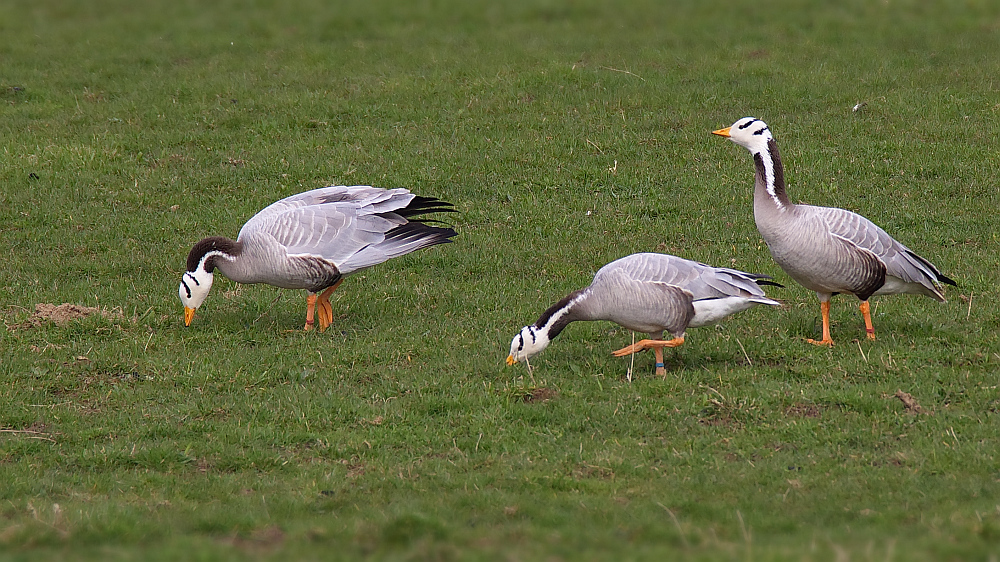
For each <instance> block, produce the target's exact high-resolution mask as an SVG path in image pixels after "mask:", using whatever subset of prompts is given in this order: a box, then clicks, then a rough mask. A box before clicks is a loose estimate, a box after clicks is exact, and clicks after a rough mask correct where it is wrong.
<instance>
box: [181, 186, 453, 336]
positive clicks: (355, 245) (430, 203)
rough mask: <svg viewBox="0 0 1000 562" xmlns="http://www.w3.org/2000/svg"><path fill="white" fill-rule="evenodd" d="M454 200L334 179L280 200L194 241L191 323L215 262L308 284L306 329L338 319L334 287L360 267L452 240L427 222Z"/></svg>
mask: <svg viewBox="0 0 1000 562" xmlns="http://www.w3.org/2000/svg"><path fill="white" fill-rule="evenodd" d="M452 211H454V208H453V206H452V204H451V203H447V202H445V201H441V200H439V199H437V198H434V197H422V196H419V195H414V194H413V193H410V191H409V190H407V189H403V188H397V189H380V188H377V187H369V186H342V185H341V186H330V187H322V188H319V189H314V190H311V191H306V192H304V193H299V194H297V195H292V196H290V197H286V198H284V199H282V200H280V201H277V202H274V203H272V204H270V205H268V206H267V207H265V208H264V209H263V210H261V211H260V212H259V213H257V214H256V215H254V216H253V217H251V218H250V220H249V221H247V223H246V224H244V225H243V228H242V229H240V233H239V235H238V236H237V237H236V240H230V239H229V238H224V237H221V236H213V237H210V238H205V239H204V240H201V241H200V242H198V243H197V244H195V245H194V247H193V248H191V252H190V253H189V254H188V258H187V270H186V271H185V272H184V275H183V276H182V277H181V284H180V287H179V289H178V294H179V295H180V298H181V303H183V305H184V325H185V326H190V325H191V320H192V319H193V318H194V314H195V311H196V310H197V309H198V307H199V306H201V304H202V303H203V302H204V301H205V298H206V297H207V296H208V292H209V290H210V289H211V288H212V280H213V273H214V271H215V270H216V269H218V270H219V271H221V272H222V274H223V275H225V276H226V277H228V278H230V279H232V280H233V281H236V282H238V283H266V284H268V285H274V286H275V287H281V288H284V289H305V290H306V291H308V292H309V294H308V296H307V298H306V324H305V329H306V330H311V329H312V328H313V326H314V324H315V321H316V319H317V318H318V320H319V327H320V330H325V329H326V328H327V326H329V325H330V323H331V322H332V321H333V307H332V306H331V305H330V301H329V297H330V293H332V292H333V290H334V289H336V288H337V287H338V286H339V285H340V283H341V282H342V281H343V280H344V277H345V276H347V275H350V274H351V273H354V272H356V271H359V270H362V269H365V268H367V267H371V266H373V265H376V264H379V263H382V262H384V261H386V260H389V259H391V258H394V257H398V256H402V255H404V254H408V253H410V252H413V251H415V250H419V249H421V248H426V247H428V246H434V245H436V244H444V243H446V242H450V241H451V238H452V237H453V236H455V235H456V233H455V231H454V230H452V229H451V228H445V227H439V226H431V225H429V224H426V223H425V222H424V221H423V219H422V216H423V215H425V214H428V213H437V212H452Z"/></svg>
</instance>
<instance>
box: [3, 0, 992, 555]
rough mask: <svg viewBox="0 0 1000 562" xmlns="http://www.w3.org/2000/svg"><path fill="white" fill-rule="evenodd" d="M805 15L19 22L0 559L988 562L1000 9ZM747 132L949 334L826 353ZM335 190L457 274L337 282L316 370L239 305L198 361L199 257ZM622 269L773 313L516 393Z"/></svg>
mask: <svg viewBox="0 0 1000 562" xmlns="http://www.w3.org/2000/svg"><path fill="white" fill-rule="evenodd" d="M820 4H821V3H813V2H801V1H795V0H759V1H756V2H749V1H745V2H734V3H729V4H725V5H716V3H712V2H703V1H702V0H680V1H677V2H672V3H668V2H653V1H648V0H636V1H624V2H608V3H604V2H596V1H589V0H583V1H579V2H565V1H562V2H560V1H540V2H533V3H532V2H520V1H518V2H507V3H503V2H499V3H498V2H483V1H478V0H476V1H470V2H459V1H445V0H442V1H433V2H413V3H409V4H406V3H397V2H388V1H383V0H374V1H368V2H354V1H348V2H343V3H332V2H320V1H316V0H300V1H292V2H278V1H270V0H262V1H259V2H229V1H223V2H219V3H215V5H214V6H209V5H206V4H205V3H203V2H194V1H190V0H172V1H169V2H167V1H155V2H139V3H136V2H124V1H121V0H106V1H101V2H93V3H83V2H68V3H67V2H58V1H56V0H32V1H28V0H13V1H11V2H7V3H4V4H3V5H0V139H2V154H0V182H2V183H0V242H2V245H3V247H4V251H3V265H2V266H0V311H2V314H3V322H4V324H5V325H6V329H0V559H3V560H53V559H103V560H107V559H113V560H126V559H145V560H155V559H163V560H168V559H169V560H173V559H203V560H215V559H233V560H238V559H246V558H257V559H289V558H294V559H299V558H306V559H309V558H314V559H353V558H362V557H366V556H368V557H375V558H379V559H389V560H425V559H430V560H460V559H461V560H467V559H484V560H492V559H500V560H532V559H545V560H581V559H584V560H589V559H614V560H720V559H721V560H741V561H749V560H755V561H760V560H864V561H869V560H870V561H875V560H878V561H883V560H906V561H910V560H992V559H996V557H997V556H1000V459H998V433H1000V432H998V430H1000V414H998V410H1000V393H998V384H1000V382H998V371H1000V338H998V336H997V330H998V328H1000V314H998V312H997V310H996V302H997V300H998V298H1000V294H998V290H997V285H996V276H997V272H998V271H1000V263H998V261H1000V258H998V255H1000V240H998V238H997V222H996V218H995V215H996V209H997V208H998V205H1000V197H998V188H997V175H998V170H997V166H996V162H997V159H998V153H997V141H996V139H997V138H998V136H1000V126H998V124H997V121H998V116H1000V103H998V102H1000V95H998V93H1000V78H998V77H1000V5H996V4H995V3H991V2H985V1H975V0H970V1H964V2H957V1H956V2H944V1H941V2H918V1H915V0H912V1H910V0H901V1H897V0H892V1H885V2H883V1H879V2H871V1H863V0H844V1H842V2H837V3H829V5H828V6H826V7H823V6H822V5H820ZM859 102H865V103H866V104H867V105H865V106H864V107H863V108H861V109H860V110H859V111H857V112H854V111H852V107H853V106H854V105H855V104H857V103H859ZM747 115H751V116H755V117H759V118H762V119H764V120H765V121H767V123H768V124H769V125H770V127H771V129H772V131H774V133H775V135H776V138H777V140H778V144H779V145H780V148H781V151H782V155H783V157H784V161H785V166H786V174H787V178H788V180H789V187H788V189H789V194H790V196H791V198H792V199H793V200H796V201H803V202H808V203H812V204H819V205H832V206H839V207H844V208H849V209H851V210H855V211H858V212H860V213H862V214H864V215H866V216H868V217H869V218H870V219H872V220H873V221H875V222H876V223H878V224H880V225H881V226H882V227H883V228H885V229H886V230H887V231H888V232H890V233H891V234H893V235H894V236H895V237H896V238H897V239H899V240H900V241H901V242H903V243H904V244H906V245H908V246H909V247H910V248H912V249H914V250H915V251H917V252H918V253H920V254H922V255H923V256H925V257H926V258H928V259H930V260H931V261H933V262H934V263H935V264H937V265H938V266H939V267H940V268H941V269H942V270H943V271H944V272H945V273H946V274H947V275H949V276H950V277H952V278H954V279H955V280H957V281H958V283H959V286H958V288H949V290H948V292H947V294H948V297H949V302H948V303H946V304H940V303H937V302H934V301H932V300H931V299H927V298H920V297H915V296H897V297H875V298H874V299H873V301H872V302H873V307H872V308H873V311H875V314H874V320H875V328H876V331H877V334H878V336H879V339H878V340H877V341H874V342H869V341H867V340H866V339H865V337H864V326H863V324H862V321H861V316H860V314H859V313H858V311H857V300H856V299H854V298H853V297H850V298H848V297H844V296H840V297H837V298H835V299H834V301H833V312H832V316H833V320H834V326H833V336H834V338H835V339H836V341H837V346H836V347H834V348H833V349H819V348H815V347H813V346H811V345H808V344H806V343H805V342H804V341H803V340H804V338H807V337H815V336H818V330H819V306H818V304H817V301H816V298H815V295H813V294H811V293H809V292H808V291H807V290H805V289H803V288H802V287H800V286H798V285H795V284H794V282H792V281H791V280H790V279H789V278H788V277H787V276H786V275H785V274H784V273H782V272H781V271H780V269H778V267H777V266H776V265H775V264H774V263H773V262H772V261H771V258H770V256H769V255H768V252H767V249H766V248H765V247H764V246H763V242H762V241H761V239H760V237H759V235H758V233H757V231H756V228H755V226H754V222H753V216H752V208H751V200H752V185H753V167H752V163H751V161H750V158H749V155H748V154H747V152H746V151H745V150H744V149H742V148H740V147H738V146H735V145H733V144H732V143H730V142H728V141H725V140H724V139H721V138H718V137H713V136H712V135H711V134H710V132H711V131H712V130H713V129H718V128H720V127H724V126H728V125H730V124H731V123H732V122H733V121H735V120H736V119H738V118H740V117H744V116H747ZM329 184H367V185H375V186H381V187H397V186H405V187H409V188H411V189H413V190H414V191H416V192H417V193H420V194H424V195H431V196H436V197H441V198H443V199H446V200H448V201H451V202H454V203H455V205H456V207H457V208H458V209H459V210H460V211H461V213H460V214H458V215H455V216H449V217H445V218H446V220H447V221H448V222H449V223H451V224H452V225H453V226H454V227H455V228H456V230H458V231H459V237H458V238H457V239H456V242H455V243H454V244H449V245H445V246H439V247H436V248H431V249H429V250H424V251H421V252H418V253H415V254H412V255H408V256H405V257H403V258H399V259H396V260H393V261H391V262H389V263H386V264H383V265H380V266H377V267H375V268H372V269H369V270H367V271H365V272H363V273H361V274H358V275H356V276H353V277H351V278H349V279H348V281H347V282H346V283H344V285H343V287H342V288H341V289H339V290H338V291H337V293H336V294H335V297H334V299H333V304H334V316H335V325H334V326H333V328H332V329H331V330H328V331H327V332H325V333H323V334H319V333H305V332H302V331H301V327H302V321H303V317H304V310H305V306H304V305H305V298H304V297H305V293H304V292H302V291H299V292H295V291H281V290H278V289H275V288H272V287H266V286H238V285H236V284H235V283H232V282H229V281H226V280H224V279H221V278H220V277H219V276H217V278H216V287H215V289H214V291H213V294H212V295H211V296H210V297H209V299H208V301H207V303H206V305H205V306H203V307H202V308H201V309H200V310H199V312H198V316H197V317H196V318H195V321H194V323H193V325H192V326H191V327H190V328H188V329H185V328H184V326H183V322H182V312H181V307H180V303H179V302H178V300H177V285H178V282H179V280H180V275H181V273H182V271H183V268H184V261H185V258H186V256H187V252H188V251H189V250H190V248H191V245H192V244H193V243H194V242H196V241H197V240H199V239H201V238H202V237H204V236H207V235H213V234H214V235H226V236H230V237H235V235H236V233H237V232H238V231H239V228H240V226H241V225H242V224H243V222H244V221H246V220H247V219H248V218H249V217H250V216H252V215H253V214H254V213H255V212H256V211H257V210H259V209H261V208H263V207H264V206H265V205H267V204H268V203H270V202H272V201H274V200H277V199H279V198H281V197H284V196H287V195H291V194H293V193H296V192H299V191H304V190H306V189H310V188H314V187H319V186H323V185H329ZM637 251H662V252H667V253H673V254H677V255H680V256H683V257H687V258H691V259H697V260H701V261H705V262H708V263H712V264H715V265H727V266H731V267H737V268H740V269H744V270H747V271H755V272H761V273H767V274H770V275H773V276H774V277H775V278H776V280H777V281H779V282H782V283H784V284H785V285H786V288H784V289H773V290H769V292H770V294H772V295H773V296H775V297H776V298H779V299H781V300H783V301H784V302H785V303H787V306H786V307H784V308H782V309H774V310H763V309H761V308H758V309H754V310H750V311H748V312H745V313H742V314H741V315H738V316H736V317H734V318H732V319H730V320H729V321H727V322H726V323H724V324H723V325H721V326H719V327H714V328H701V329H697V330H691V331H690V332H688V338H687V343H686V344H685V345H684V346H683V347H681V348H679V349H677V350H675V351H668V353H667V363H668V365H667V367H668V374H667V376H666V378H659V377H655V376H653V374H652V370H653V365H652V363H653V360H652V354H651V353H648V352H647V353H645V354H642V355H638V356H636V357H635V364H634V367H633V372H632V374H631V377H630V376H629V371H628V370H629V367H630V360H629V359H627V358H625V359H618V358H614V357H612V356H611V351H612V350H614V349H617V348H619V347H623V346H624V345H627V344H628V343H630V342H631V338H632V335H631V334H630V333H628V332H627V331H625V330H623V329H620V328H618V327H617V326H615V325H612V324H608V323H578V324H573V325H571V326H570V327H569V328H567V330H566V331H565V332H564V333H563V334H562V335H561V336H560V337H559V338H557V339H556V340H555V341H554V343H553V344H552V345H551V346H550V347H549V349H548V350H546V351H545V352H544V353H543V354H541V355H539V356H538V357H537V358H536V359H535V360H534V361H533V363H534V364H535V369H534V371H533V372H532V373H531V374H529V373H528V371H527V370H526V369H525V368H524V366H523V365H517V366H515V367H511V368H508V367H506V366H505V365H504V358H505V357H506V355H507V350H508V346H509V343H510V338H511V337H512V336H513V335H514V334H515V333H516V331H517V330H518V329H519V328H520V327H521V326H523V325H525V324H528V323H531V322H533V321H534V320H535V319H536V318H537V316H538V314H539V313H541V311H542V310H544V309H545V308H546V307H548V306H549V305H550V304H552V303H554V302H555V301H556V300H558V299H559V298H561V297H562V296H564V295H565V294H567V293H568V292H570V291H572V290H574V289H577V288H580V287H583V286H585V285H587V284H588V283H589V282H590V280H591V277H592V275H593V273H594V272H595V271H596V270H597V269H598V268H599V267H600V266H601V265H603V264H605V263H607V262H609V261H611V260H613V259H615V258H618V257H621V256H624V255H626V254H629V253H633V252H637ZM39 303H51V304H62V303H73V304H77V305H81V306H91V307H98V306H99V307H100V308H101V309H102V310H103V311H104V313H105V314H97V315H92V316H90V317H87V318H85V319H82V320H78V321H73V322H69V323H66V324H62V325H60V324H55V323H53V322H50V321H48V320H34V321H33V320H32V317H33V314H34V313H35V305H36V304H39ZM630 378H631V380H630ZM897 391H902V392H905V393H908V394H910V395H911V396H912V397H913V398H914V399H915V400H916V401H917V402H918V403H919V405H920V409H921V411H920V412H919V413H917V412H915V411H912V410H909V409H907V408H905V407H904V405H903V402H902V401H901V400H900V399H898V398H897V397H896V396H895V395H896V393H897Z"/></svg>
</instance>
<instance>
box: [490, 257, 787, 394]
mask: <svg viewBox="0 0 1000 562" xmlns="http://www.w3.org/2000/svg"><path fill="white" fill-rule="evenodd" d="M767 278H768V277H767V276H766V275H755V274H753V273H744V272H742V271H737V270H735V269H725V268H721V267H712V266H710V265H705V264H703V263H698V262H694V261H690V260H686V259H684V258H679V257H677V256H671V255H667V254H652V253H642V254H632V255H630V256H626V257H624V258H621V259H618V260H615V261H613V262H611V263H609V264H607V265H605V266H604V267H602V268H601V269H600V270H598V271H597V274H596V275H594V281H593V282H592V283H591V284H590V286H589V287H587V288H585V289H580V290H579V291H576V292H573V293H570V294H569V295H567V296H566V297H565V298H564V299H562V300H561V301H559V302H558V303H556V304H555V305H553V306H552V307H550V308H549V309H548V310H546V311H545V312H543V313H542V315H541V317H539V318H538V321H537V322H535V323H534V324H533V325H531V326H525V327H524V328H521V331H520V333H518V334H517V335H516V336H514V340H513V341H511V342H510V355H509V356H508V357H507V364H508V365H513V364H514V363H517V362H518V361H525V362H527V360H528V358H529V357H531V356H532V355H535V354H536V353H539V352H540V351H542V350H543V349H545V348H546V347H548V345H549V342H551V341H552V340H553V339H554V338H555V337H556V336H558V335H559V333H560V332H562V330H563V328H565V327H566V325H567V324H569V323H570V322H575V321H577V320H610V321H611V322H614V323H616V324H619V325H621V326H624V327H625V328H628V329H629V330H632V331H634V332H643V333H646V334H649V337H650V338H652V339H644V340H642V341H639V342H637V343H635V344H633V345H630V346H628V347H625V348H622V349H619V350H618V351H615V352H614V355H615V356H617V357H622V356H624V355H631V354H633V353H636V352H638V351H642V350H644V349H652V350H653V352H654V353H655V355H656V374H657V375H663V374H664V373H665V372H666V371H665V370H664V368H663V348H664V347H677V346H679V345H681V344H683V343H684V332H685V330H687V329H688V328H696V327H699V326H705V325H708V324H714V323H716V322H718V321H720V320H722V319H723V318H725V317H727V316H729V315H731V314H735V313H737V312H740V311H743V310H746V309H748V308H750V307H753V306H755V305H758V304H768V305H778V304H780V303H779V302H778V301H775V300H772V299H769V298H767V297H766V296H764V291H763V290H761V288H760V287H759V286H758V283H760V284H769V285H777V283H771V282H768V281H764V279H767ZM663 332H668V333H669V334H670V335H672V336H673V339H670V340H664V339H663ZM529 365H530V364H529Z"/></svg>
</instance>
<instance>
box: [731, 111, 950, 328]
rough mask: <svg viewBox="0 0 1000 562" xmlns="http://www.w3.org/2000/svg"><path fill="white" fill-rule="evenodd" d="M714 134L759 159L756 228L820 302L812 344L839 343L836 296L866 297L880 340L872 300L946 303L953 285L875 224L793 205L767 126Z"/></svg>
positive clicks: (866, 312)
mask: <svg viewBox="0 0 1000 562" xmlns="http://www.w3.org/2000/svg"><path fill="white" fill-rule="evenodd" d="M712 132H713V134H716V135H720V136H723V137H727V138H728V139H729V140H731V141H733V142H735V143H736V144H738V145H740V146H742V147H744V148H746V149H747V150H749V151H750V154H752V155H753V161H754V168H755V170H756V172H755V174H754V195H753V214H754V219H755V221H756V222H757V230H758V231H760V234H761V236H762V237H763V238H764V241H765V242H766V243H767V247H768V249H770V251H771V256H772V257H774V261H775V262H777V264H778V265H779V266H780V267H781V269H783V270H785V273H787V274H788V276H789V277H791V278H792V279H794V280H795V281H796V282H798V283H799V284H800V285H802V286H803V287H805V288H807V289H809V290H811V291H815V292H816V296H817V297H819V302H820V314H821V315H822V319H823V339H821V340H813V339H808V340H807V341H808V342H810V343H814V344H817V345H830V346H832V345H833V338H831V337H830V297H832V296H833V295H836V294H839V293H850V294H853V295H855V296H857V297H858V298H859V299H861V305H860V309H861V314H862V316H863V317H864V321H865V330H866V332H867V334H868V339H875V328H874V327H872V319H871V312H870V307H869V305H868V299H869V298H870V297H871V296H872V295H888V294H898V293H912V294H917V295H927V296H929V297H931V298H934V299H937V300H939V301H941V302H944V301H945V298H944V294H943V293H942V292H941V284H942V283H947V284H949V285H954V284H955V282H954V281H952V280H951V279H949V278H948V277H946V276H945V275H943V274H942V273H941V272H940V271H939V270H938V268H937V267H935V266H934V264H932V263H931V262H929V261H927V260H926V259H924V258H922V257H920V256H918V255H917V254H916V253H914V252H913V251H911V250H910V249H909V248H907V247H906V246H904V245H902V244H900V243H899V242H897V241H896V240H894V239H893V238H892V237H891V236H889V235H888V234H887V233H886V232H885V231H884V230H882V229H881V228H879V227H878V226H876V225H875V223H873V222H871V221H870V220H868V219H866V218H865V217H862V216H861V215H859V214H857V213H852V212H851V211H846V210H844V209H837V208H834V207H814V206H812V205H797V204H794V203H792V202H791V201H789V199H788V195H787V194H786V193H785V172H784V168H783V167H782V165H781V157H780V156H779V154H778V145H777V143H775V141H774V137H773V136H772V135H771V131H770V130H769V129H768V127H767V125H766V124H765V123H764V122H763V121H761V120H760V119H755V118H753V117H744V118H743V119H740V120H739V121H737V122H736V123H733V125H732V126H729V127H726V128H725V129H719V130H717V131H712Z"/></svg>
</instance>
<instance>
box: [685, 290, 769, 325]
mask: <svg viewBox="0 0 1000 562" xmlns="http://www.w3.org/2000/svg"><path fill="white" fill-rule="evenodd" d="M692 304H693V305H694V318H692V319H691V322H690V323H689V324H688V326H689V327H691V328H698V327H701V326H708V325H709V324H715V323H716V322H719V321H720V320H722V319H724V318H726V317H727V316H732V315H733V314H736V313H737V312H743V311H744V310H746V309H748V308H753V307H754V306H756V305H757V304H758V303H756V302H754V301H752V300H750V299H748V298H745V297H723V298H719V299H703V300H699V301H694V303H692Z"/></svg>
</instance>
